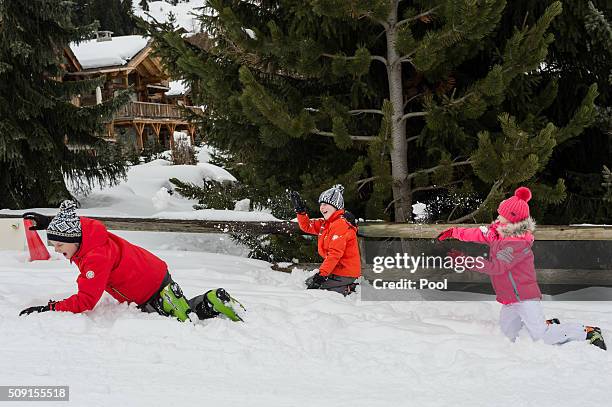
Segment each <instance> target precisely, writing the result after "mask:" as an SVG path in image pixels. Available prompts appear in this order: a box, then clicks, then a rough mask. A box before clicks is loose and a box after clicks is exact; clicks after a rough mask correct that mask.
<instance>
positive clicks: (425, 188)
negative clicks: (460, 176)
mask: <svg viewBox="0 0 612 407" xmlns="http://www.w3.org/2000/svg"><path fill="white" fill-rule="evenodd" d="M462 182H463V180H458V181H453V182H449V183H447V184H444V185H430V186H428V187H416V188H412V193H415V192H419V191H432V190H434V189H441V188H447V187H450V186H451V185H455V184H460V183H462Z"/></svg>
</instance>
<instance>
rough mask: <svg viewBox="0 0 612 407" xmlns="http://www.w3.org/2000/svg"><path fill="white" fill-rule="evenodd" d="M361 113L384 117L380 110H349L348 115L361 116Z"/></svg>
mask: <svg viewBox="0 0 612 407" xmlns="http://www.w3.org/2000/svg"><path fill="white" fill-rule="evenodd" d="M362 113H372V114H380V115H384V113H383V112H382V110H378V109H357V110H349V114H362Z"/></svg>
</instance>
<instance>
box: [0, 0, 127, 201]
mask: <svg viewBox="0 0 612 407" xmlns="http://www.w3.org/2000/svg"><path fill="white" fill-rule="evenodd" d="M71 11H72V10H71V4H70V3H68V2H64V1H60V0H27V1H26V0H11V1H7V0H2V1H0V61H1V62H0V168H1V169H0V187H1V188H2V190H3V191H4V193H3V194H2V195H1V196H0V206H1V207H5V208H23V207H36V206H57V205H58V204H59V203H60V202H61V201H62V200H63V199H65V198H68V197H69V193H68V190H67V188H66V185H65V182H64V179H65V178H67V179H69V180H71V181H73V182H75V183H77V184H79V183H82V182H85V183H90V182H94V181H98V182H100V183H105V182H111V183H112V182H115V181H117V180H118V179H119V177H121V176H123V175H124V173H125V167H124V163H123V161H122V160H121V159H120V157H118V156H117V151H116V149H114V148H110V147H109V146H108V145H107V143H106V142H104V141H103V140H102V139H100V138H98V137H96V136H95V133H96V132H97V131H101V130H102V121H103V120H104V119H105V118H108V117H109V116H110V115H111V114H112V112H113V111H115V110H116V109H117V108H118V107H119V106H120V104H122V103H125V101H126V100H127V95H122V96H121V97H119V98H117V99H115V100H112V101H110V102H106V103H104V104H101V105H97V106H94V107H86V108H79V107H76V106H74V105H73V104H72V103H71V102H70V99H71V97H73V96H74V95H76V94H79V93H86V92H91V91H92V90H93V89H95V87H96V86H97V85H98V84H99V83H98V81H82V82H62V81H61V78H62V76H63V73H64V71H63V69H62V64H63V63H64V61H63V50H64V47H66V46H68V44H69V43H70V42H71V41H75V40H78V39H80V38H83V37H84V36H86V35H88V34H90V33H91V31H92V29H93V27H91V26H87V27H75V26H73V24H72V21H71ZM77 186H78V185H77Z"/></svg>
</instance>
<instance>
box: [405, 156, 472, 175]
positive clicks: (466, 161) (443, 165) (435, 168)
mask: <svg viewBox="0 0 612 407" xmlns="http://www.w3.org/2000/svg"><path fill="white" fill-rule="evenodd" d="M473 163H474V162H473V161H472V160H465V161H458V162H456V163H451V164H448V165H450V166H451V167H458V166H461V165H472V164H473ZM446 166H447V164H442V165H436V166H435V167H431V168H427V169H424V170H419V171H417V172H412V173H410V174H408V176H407V177H406V179H408V180H410V179H413V178H416V177H417V176H418V175H420V174H429V173H432V172H435V171H436V170H438V169H440V168H444V167H446Z"/></svg>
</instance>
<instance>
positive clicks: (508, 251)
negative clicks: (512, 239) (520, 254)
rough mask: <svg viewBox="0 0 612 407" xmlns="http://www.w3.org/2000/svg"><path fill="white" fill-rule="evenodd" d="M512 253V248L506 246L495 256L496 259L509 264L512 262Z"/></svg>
mask: <svg viewBox="0 0 612 407" xmlns="http://www.w3.org/2000/svg"><path fill="white" fill-rule="evenodd" d="M512 253H514V249H512V247H506V248H505V249H502V250H500V251H498V252H497V254H496V255H495V257H497V259H498V260H501V261H503V262H505V263H508V264H510V263H512V260H514V256H513V255H512Z"/></svg>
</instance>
